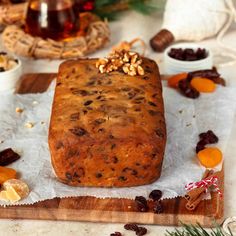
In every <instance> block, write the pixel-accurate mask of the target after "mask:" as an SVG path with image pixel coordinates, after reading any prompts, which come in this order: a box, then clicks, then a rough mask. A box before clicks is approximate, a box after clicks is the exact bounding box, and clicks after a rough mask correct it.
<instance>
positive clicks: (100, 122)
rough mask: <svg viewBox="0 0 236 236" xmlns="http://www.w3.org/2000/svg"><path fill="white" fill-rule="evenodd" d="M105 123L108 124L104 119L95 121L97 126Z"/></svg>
mask: <svg viewBox="0 0 236 236" xmlns="http://www.w3.org/2000/svg"><path fill="white" fill-rule="evenodd" d="M104 122H106V119H102V118H99V119H96V120H95V121H94V123H95V124H96V125H101V124H102V123H104Z"/></svg>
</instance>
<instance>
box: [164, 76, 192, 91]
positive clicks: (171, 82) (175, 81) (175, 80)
mask: <svg viewBox="0 0 236 236" xmlns="http://www.w3.org/2000/svg"><path fill="white" fill-rule="evenodd" d="M187 76H188V74H187V73H180V74H177V75H173V76H171V77H170V78H169V79H168V86H170V87H172V88H178V83H179V81H180V80H183V79H186V78H187Z"/></svg>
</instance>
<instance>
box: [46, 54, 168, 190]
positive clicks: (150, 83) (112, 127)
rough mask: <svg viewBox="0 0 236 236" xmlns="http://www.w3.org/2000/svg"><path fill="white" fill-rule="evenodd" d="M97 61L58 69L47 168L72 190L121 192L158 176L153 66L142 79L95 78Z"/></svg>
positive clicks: (161, 127)
mask: <svg viewBox="0 0 236 236" xmlns="http://www.w3.org/2000/svg"><path fill="white" fill-rule="evenodd" d="M96 62H97V59H80V60H73V61H67V62H64V63H63V64H62V65H61V66H60V69H59V74H58V78H57V85H56V91H55V96H54V102H53V107H52V115H51V123H50V130H49V146H50V152H51V159H52V164H53V167H54V170H55V173H56V175H57V177H58V178H59V180H60V181H61V182H63V183H66V184H68V185H73V186H100V187H125V186H137V185H144V184H149V183H152V182H153V181H155V180H157V179H158V178H159V177H160V174H161V168H162V161H163V156H164V150H165V143H166V126H165V118H164V107H163V99H162V85H161V80H160V75H159V71H158V67H157V65H156V63H155V62H154V61H152V60H149V59H147V58H142V68H143V70H144V74H143V75H136V76H131V75H128V74H125V73H124V72H123V71H119V70H118V71H112V72H110V73H100V72H99V70H98V68H96Z"/></svg>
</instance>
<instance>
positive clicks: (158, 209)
mask: <svg viewBox="0 0 236 236" xmlns="http://www.w3.org/2000/svg"><path fill="white" fill-rule="evenodd" d="M163 211H164V208H163V205H162V203H161V201H157V202H155V204H154V207H153V212H154V213H155V214H161V213H163Z"/></svg>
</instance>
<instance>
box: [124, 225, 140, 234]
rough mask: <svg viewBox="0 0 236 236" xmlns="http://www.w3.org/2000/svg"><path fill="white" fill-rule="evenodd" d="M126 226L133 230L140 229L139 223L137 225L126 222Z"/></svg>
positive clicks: (127, 228)
mask: <svg viewBox="0 0 236 236" xmlns="http://www.w3.org/2000/svg"><path fill="white" fill-rule="evenodd" d="M124 228H125V229H126V230H132V231H135V232H136V231H138V228H139V227H138V225H136V224H125V225H124Z"/></svg>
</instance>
